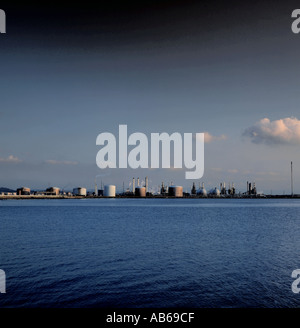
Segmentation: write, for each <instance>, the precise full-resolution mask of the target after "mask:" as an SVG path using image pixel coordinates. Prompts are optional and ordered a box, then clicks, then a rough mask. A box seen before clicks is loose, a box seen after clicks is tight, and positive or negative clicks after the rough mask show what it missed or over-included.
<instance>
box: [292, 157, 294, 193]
mask: <svg viewBox="0 0 300 328" xmlns="http://www.w3.org/2000/svg"><path fill="white" fill-rule="evenodd" d="M293 195H294V186H293V162H291V196H293Z"/></svg>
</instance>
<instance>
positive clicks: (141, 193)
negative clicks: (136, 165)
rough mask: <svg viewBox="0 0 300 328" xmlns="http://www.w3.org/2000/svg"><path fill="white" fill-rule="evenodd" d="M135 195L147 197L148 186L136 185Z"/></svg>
mask: <svg viewBox="0 0 300 328" xmlns="http://www.w3.org/2000/svg"><path fill="white" fill-rule="evenodd" d="M135 196H136V197H146V188H145V187H140V186H138V187H136V188H135Z"/></svg>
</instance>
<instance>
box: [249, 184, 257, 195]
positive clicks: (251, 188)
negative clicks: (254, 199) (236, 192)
mask: <svg viewBox="0 0 300 328" xmlns="http://www.w3.org/2000/svg"><path fill="white" fill-rule="evenodd" d="M246 194H247V195H248V196H252V195H254V196H256V194H257V191H256V186H255V182H253V183H251V182H248V181H247V192H246Z"/></svg>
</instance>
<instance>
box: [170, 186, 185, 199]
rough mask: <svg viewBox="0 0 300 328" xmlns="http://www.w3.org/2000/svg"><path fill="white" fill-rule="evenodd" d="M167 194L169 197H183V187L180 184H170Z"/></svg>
mask: <svg viewBox="0 0 300 328" xmlns="http://www.w3.org/2000/svg"><path fill="white" fill-rule="evenodd" d="M169 196H171V197H183V187H182V186H170V187H169Z"/></svg>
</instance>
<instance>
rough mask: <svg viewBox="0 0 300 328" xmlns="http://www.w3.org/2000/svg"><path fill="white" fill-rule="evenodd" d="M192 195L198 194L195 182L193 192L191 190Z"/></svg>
mask: <svg viewBox="0 0 300 328" xmlns="http://www.w3.org/2000/svg"><path fill="white" fill-rule="evenodd" d="M191 194H192V195H196V194H197V190H196V186H195V182H193V187H192V190H191Z"/></svg>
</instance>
